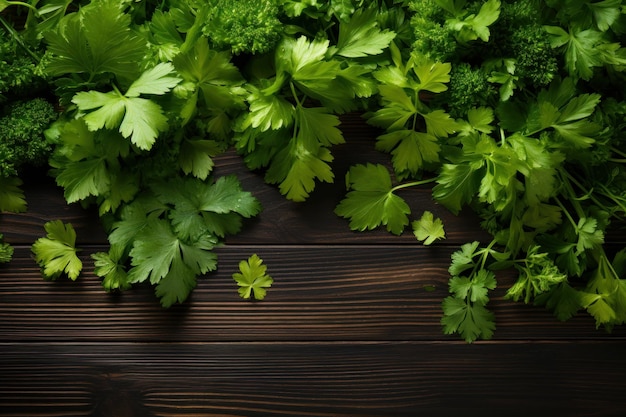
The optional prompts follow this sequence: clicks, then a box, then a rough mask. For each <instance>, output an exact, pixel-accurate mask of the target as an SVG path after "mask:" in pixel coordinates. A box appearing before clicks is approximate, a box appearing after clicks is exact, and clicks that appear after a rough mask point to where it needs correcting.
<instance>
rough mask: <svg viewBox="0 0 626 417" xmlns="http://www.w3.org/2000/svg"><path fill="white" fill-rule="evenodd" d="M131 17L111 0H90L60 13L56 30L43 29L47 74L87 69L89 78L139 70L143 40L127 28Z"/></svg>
mask: <svg viewBox="0 0 626 417" xmlns="http://www.w3.org/2000/svg"><path fill="white" fill-rule="evenodd" d="M130 23H131V17H130V15H128V14H125V13H124V12H123V7H122V4H121V3H120V2H118V1H114V0H103V1H97V2H91V3H90V4H88V5H86V6H84V7H82V8H81V9H80V11H78V12H76V13H71V14H69V15H67V16H65V17H63V18H62V19H61V20H60V22H59V24H58V27H57V28H56V30H54V31H47V32H45V33H44V36H45V38H46V41H47V42H48V51H49V53H50V55H51V57H52V58H51V60H50V62H49V63H48V64H47V66H46V71H47V72H48V73H49V74H51V75H63V74H67V73H87V74H88V75H89V78H90V79H92V78H93V77H94V76H95V75H98V74H102V73H113V74H115V75H117V76H120V77H123V78H125V79H131V78H132V77H133V76H134V75H135V74H136V73H137V71H138V70H139V65H138V64H139V63H140V62H141V60H142V58H143V56H144V54H145V49H146V44H145V41H144V40H143V39H142V38H141V37H140V36H138V35H137V34H135V33H134V32H133V31H132V30H131V29H130Z"/></svg>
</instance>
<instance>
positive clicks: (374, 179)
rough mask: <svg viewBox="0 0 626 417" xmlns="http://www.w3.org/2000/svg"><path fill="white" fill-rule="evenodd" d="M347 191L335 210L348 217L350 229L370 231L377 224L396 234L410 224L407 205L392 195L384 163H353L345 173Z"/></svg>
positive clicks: (389, 179) (392, 191)
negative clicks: (348, 190) (346, 173)
mask: <svg viewBox="0 0 626 417" xmlns="http://www.w3.org/2000/svg"><path fill="white" fill-rule="evenodd" d="M347 182H348V188H349V189H351V190H352V191H350V192H348V194H347V195H346V197H345V198H344V199H343V200H341V202H339V204H338V205H337V207H336V208H335V213H336V214H337V215H339V216H341V217H344V218H346V219H349V220H350V228H351V229H352V230H361V231H362V230H366V229H367V230H371V229H374V228H376V227H378V226H380V225H385V226H387V230H388V231H390V232H391V233H394V234H396V235H399V234H401V233H402V232H403V231H404V228H405V227H406V226H407V225H408V224H409V219H408V217H407V215H408V214H409V213H410V212H411V210H410V208H409V206H408V204H407V203H406V202H405V201H404V200H403V199H402V198H401V197H399V196H397V195H395V194H394V189H393V187H392V184H391V176H390V175H389V171H388V170H387V168H385V167H384V166H383V165H373V164H367V165H355V166H353V167H351V168H350V171H349V172H348V175H347Z"/></svg>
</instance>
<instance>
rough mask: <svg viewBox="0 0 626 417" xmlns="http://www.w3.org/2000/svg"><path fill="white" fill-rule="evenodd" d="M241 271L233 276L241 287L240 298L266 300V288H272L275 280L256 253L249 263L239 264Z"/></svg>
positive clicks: (239, 290) (242, 262) (249, 259)
mask: <svg viewBox="0 0 626 417" xmlns="http://www.w3.org/2000/svg"><path fill="white" fill-rule="evenodd" d="M239 271H240V272H235V273H234V274H233V279H234V280H235V282H236V283H237V285H238V286H239V289H238V290H237V291H238V292H239V296H240V297H241V298H245V299H248V298H250V297H254V299H255V300H262V299H264V298H265V295H266V294H267V290H266V288H270V287H271V286H272V284H273V282H274V279H273V278H272V277H271V276H269V275H268V274H267V266H265V265H264V264H263V260H262V259H261V258H259V257H258V255H257V254H256V253H255V254H253V255H252V256H250V257H249V258H248V260H247V261H241V262H239Z"/></svg>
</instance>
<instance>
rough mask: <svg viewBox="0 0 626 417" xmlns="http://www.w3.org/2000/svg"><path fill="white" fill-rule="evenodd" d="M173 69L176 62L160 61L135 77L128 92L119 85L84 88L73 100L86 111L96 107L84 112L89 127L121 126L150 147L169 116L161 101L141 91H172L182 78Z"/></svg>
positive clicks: (137, 142) (134, 139) (126, 133)
mask: <svg viewBox="0 0 626 417" xmlns="http://www.w3.org/2000/svg"><path fill="white" fill-rule="evenodd" d="M173 70H174V66H173V65H172V64H169V63H160V64H158V65H157V66H155V67H154V68H151V69H149V70H147V71H145V72H144V73H143V74H142V75H141V76H140V77H139V78H138V79H137V80H135V81H134V82H133V83H132V84H131V86H130V87H129V89H128V91H127V92H126V95H122V94H121V93H120V92H119V91H117V89H116V90H115V91H111V92H108V93H101V92H99V91H88V92H84V91H83V92H80V93H77V94H76V95H75V96H74V98H72V102H73V103H74V104H76V105H77V106H78V108H79V109H80V110H82V111H86V110H94V111H92V112H90V113H88V114H86V115H85V116H83V118H84V120H85V122H86V123H87V126H88V127H89V130H92V131H95V130H98V129H102V128H103V127H106V128H107V129H113V128H116V127H119V131H120V133H121V134H122V135H123V136H124V137H125V138H130V140H131V142H132V143H133V144H135V145H136V146H137V147H138V148H140V149H143V150H149V149H150V148H152V145H153V144H154V142H155V139H156V137H157V136H158V134H159V133H160V132H162V131H164V130H165V129H166V128H167V127H168V119H167V117H166V116H165V115H164V114H163V109H162V108H161V106H160V105H159V104H157V103H155V102H154V101H152V100H149V99H145V98H139V95H140V94H164V93H166V92H167V91H169V90H170V89H171V88H173V87H174V86H175V85H176V84H178V82H179V81H180V79H179V78H176V77H172V76H170V75H169V74H171V73H172V71H173Z"/></svg>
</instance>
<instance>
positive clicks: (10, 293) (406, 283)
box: [0, 245, 626, 342]
mask: <svg viewBox="0 0 626 417" xmlns="http://www.w3.org/2000/svg"><path fill="white" fill-rule="evenodd" d="M90 251H91V252H93V251H95V248H90ZM451 251H452V248H435V247H433V248H428V249H427V248H422V247H406V246H403V245H398V246H389V245H384V246H359V247H354V246H352V245H345V246H334V247H328V246H301V247H297V246H292V245H288V246H263V247H261V246H235V247H233V246H227V247H224V248H221V249H220V250H219V251H218V258H219V270H218V271H217V272H216V273H214V274H211V275H209V276H207V277H204V278H202V279H200V281H199V284H198V287H197V288H196V289H195V290H194V292H193V294H192V296H191V298H190V299H189V300H188V301H187V302H186V303H185V304H183V305H178V306H175V307H173V308H171V309H169V310H164V309H162V308H161V307H160V305H159V304H158V301H157V298H156V297H155V295H154V293H153V290H152V288H151V287H149V286H147V285H145V286H144V285H141V286H139V287H137V288H135V289H133V290H131V291H128V292H125V293H123V294H121V295H112V294H106V293H105V292H104V291H103V289H102V288H101V286H100V280H99V278H98V277H96V276H94V275H93V266H92V264H91V263H90V259H89V256H88V253H83V254H82V255H81V258H82V259H83V262H84V265H85V271H84V274H83V276H82V277H81V278H80V279H79V280H78V281H77V282H70V281H68V280H60V281H59V282H45V281H43V280H42V279H41V276H40V274H39V269H38V267H37V265H36V264H35V263H34V261H33V260H32V259H31V258H30V256H29V253H28V250H27V249H26V248H24V249H20V250H18V252H17V254H16V255H17V257H16V259H15V261H14V262H13V264H12V266H11V267H10V268H6V267H0V317H1V318H2V320H0V334H4V335H7V336H8V337H10V340H14V341H61V340H72V341H76V340H79V341H98V340H100V341H151V342H172V341H180V342H214V341H243V340H245V341H277V340H285V341H296V340H297V341H307V340H313V341H319V340H333V341H338V340H355V341H356V340H362V341H384V340H448V341H456V340H457V336H443V335H442V332H441V326H440V324H439V320H440V318H441V302H442V300H443V299H444V298H445V297H446V296H447V295H448V290H447V281H448V273H447V270H446V268H447V266H446V265H447V262H448V261H449V259H450V254H451ZM252 253H257V254H258V255H259V256H260V257H261V258H263V259H264V260H265V262H266V265H268V272H269V273H270V274H271V275H272V277H273V278H274V280H275V282H274V285H273V286H272V288H271V289H270V290H269V295H268V297H267V298H266V299H265V300H263V301H262V302H249V301H245V300H242V299H240V298H239V296H238V294H237V291H236V285H235V283H234V281H233V280H232V277H231V275H232V273H233V272H235V271H236V270H237V264H238V262H239V261H240V260H242V259H245V258H247V257H248V256H250V255H251V254H252ZM512 279H513V278H512V276H511V275H510V274H506V273H504V274H501V275H500V283H501V288H500V289H499V290H497V291H495V292H494V294H493V300H492V303H491V309H492V310H493V311H494V313H495V314H496V317H497V326H498V330H497V331H496V336H495V337H496V340H511V339H514V340H558V339H565V338H572V339H594V340H601V339H607V340H611V339H622V340H626V329H623V328H622V327H618V328H617V329H615V331H614V332H613V333H612V334H608V333H606V332H605V331H603V330H596V328H595V326H594V323H593V320H592V319H591V318H590V317H589V316H588V315H587V314H583V313H581V314H580V315H579V316H578V317H576V318H575V319H572V320H570V321H568V322H566V323H561V322H559V321H557V320H556V319H554V318H553V317H552V316H551V314H550V313H549V312H547V311H545V310H544V309H543V308H540V307H532V306H527V305H524V304H521V303H514V302H512V301H508V300H504V299H503V295H504V289H505V288H507V287H508V286H509V285H510V283H511V280H512ZM430 287H433V288H434V290H432V291H431V290H430ZM427 289H429V290H427Z"/></svg>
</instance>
